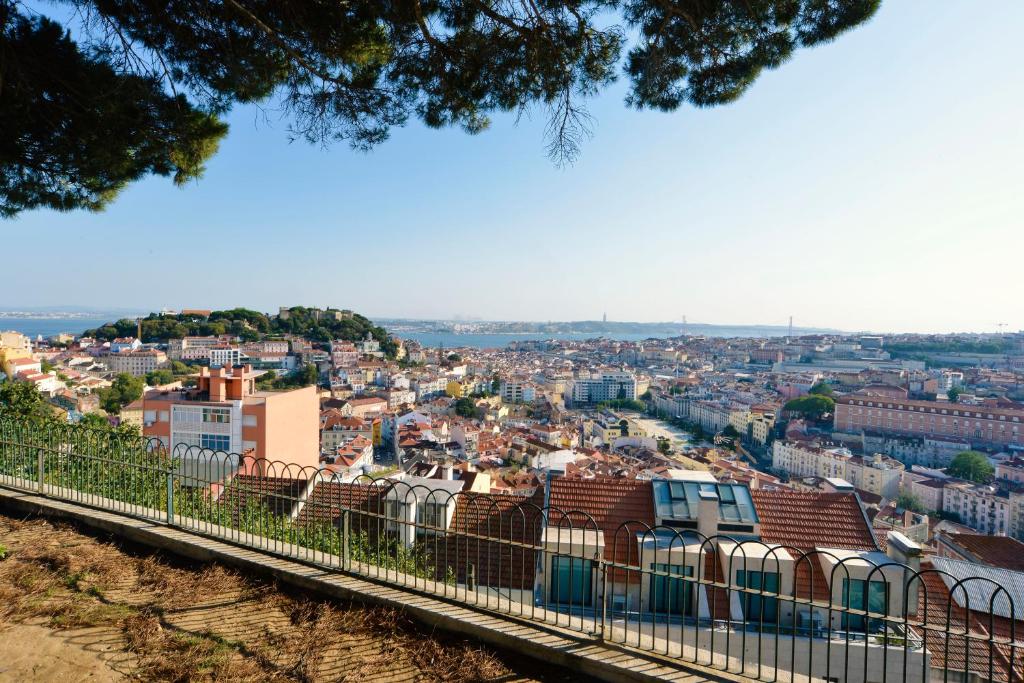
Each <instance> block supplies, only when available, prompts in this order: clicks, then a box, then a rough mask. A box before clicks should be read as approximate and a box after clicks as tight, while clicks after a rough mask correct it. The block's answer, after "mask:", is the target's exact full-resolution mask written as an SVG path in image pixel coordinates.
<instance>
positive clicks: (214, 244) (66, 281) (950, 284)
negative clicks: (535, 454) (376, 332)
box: [0, 0, 1024, 331]
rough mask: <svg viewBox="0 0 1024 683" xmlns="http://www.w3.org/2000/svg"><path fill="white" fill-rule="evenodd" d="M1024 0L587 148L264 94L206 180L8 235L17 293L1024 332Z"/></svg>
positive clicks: (910, 7)
mask: <svg viewBox="0 0 1024 683" xmlns="http://www.w3.org/2000/svg"><path fill="white" fill-rule="evenodd" d="M1022 28H1024V3H1020V2H1016V1H1009V0H1002V1H999V2H985V3H965V2H929V1H926V0H887V2H885V3H883V7H882V9H881V10H880V11H879V13H878V14H877V15H876V16H875V18H874V19H873V20H872V21H871V22H870V23H869V24H868V25H866V26H864V27H861V28H859V29H857V30H855V31H853V32H851V33H849V34H847V35H845V36H842V37H841V38H840V39H839V40H838V41H836V42H834V43H832V44H830V45H826V46H822V47H820V48H817V49H814V50H809V51H802V52H800V53H798V54H797V55H796V57H795V58H794V59H793V60H791V61H790V62H789V63H787V64H785V65H784V66H783V67H781V68H780V69H778V70H776V71H774V72H769V73H766V74H764V75H763V76H762V77H761V78H760V79H759V81H758V82H757V83H756V84H755V85H754V87H753V88H752V89H751V90H750V91H749V92H748V93H747V94H746V96H744V97H743V98H742V99H741V100H740V101H739V102H737V103H735V104H733V105H730V106H727V107H720V108H716V109H708V110H697V109H694V108H683V109H680V110H679V111H677V112H675V113H672V114H663V113H656V112H636V111H633V110H628V109H626V108H625V107H624V105H623V104H622V99H623V95H624V92H625V85H624V84H622V83H620V84H618V85H617V86H615V87H613V88H612V89H611V90H609V91H608V92H606V93H604V94H603V95H602V96H600V97H599V98H597V99H596V100H594V101H593V102H592V103H591V107H590V108H591V111H592V113H593V115H594V116H595V118H596V125H595V131H594V133H595V135H594V137H593V139H592V140H590V141H589V142H587V143H585V145H584V149H583V155H582V157H581V159H580V160H579V161H578V162H577V163H576V164H575V165H574V166H571V167H568V168H561V169H560V168H556V167H555V166H553V165H552V164H551V162H550V161H549V160H548V159H547V158H546V157H545V154H544V144H543V143H544V141H543V125H544V115H543V112H539V111H538V112H535V113H534V115H533V117H532V120H523V121H520V122H519V123H518V125H517V124H516V123H515V121H514V119H513V118H512V117H511V116H497V117H495V119H494V122H493V125H492V127H491V129H490V130H489V131H487V132H484V133H482V134H480V135H477V136H469V135H466V134H464V133H463V132H461V131H460V130H456V129H453V130H443V131H436V130H428V129H426V128H424V127H423V126H421V125H419V124H417V123H412V124H410V125H409V126H408V127H406V128H404V129H399V130H396V131H394V133H393V135H392V137H391V139H390V140H389V141H388V142H386V143H385V144H383V145H382V146H380V147H379V148H377V149H376V150H374V151H373V152H370V153H369V154H362V153H356V152H352V151H350V150H349V149H348V148H347V147H345V146H344V145H336V146H333V147H331V148H330V149H327V150H324V149H321V148H319V147H316V146H310V145H307V144H305V143H302V142H295V143H289V142H288V133H287V122H286V121H284V120H281V119H279V118H278V117H277V115H276V114H275V113H274V112H273V111H267V112H260V111H258V110H257V109H255V108H242V109H238V110H237V111H235V112H234V113H233V114H232V116H231V117H230V123H231V133H230V135H229V137H228V139H227V140H226V142H225V143H224V144H223V145H222V147H221V150H220V152H219V154H218V155H217V156H216V157H215V158H214V159H213V160H212V161H211V163H210V164H209V167H208V170H207V173H206V175H205V177H204V178H203V179H202V180H200V181H199V182H197V183H193V184H190V185H188V186H187V187H185V188H183V189H179V188H175V187H174V186H173V184H172V183H171V182H170V181H169V180H167V179H162V178H154V179H149V180H146V181H144V182H141V183H138V184H137V185H135V186H133V187H131V188H129V189H128V190H127V191H125V192H124V193H123V194H122V195H121V196H120V197H119V198H118V199H117V201H116V202H115V203H114V204H113V206H111V207H110V208H109V209H107V210H106V211H105V212H103V213H99V214H86V213H72V214H59V213H54V212H48V211H39V212H33V213H29V214H24V215H23V216H21V217H20V218H19V219H17V220H16V221H13V222H8V223H6V224H5V225H3V226H2V228H0V229H3V230H4V233H5V235H4V251H5V252H6V253H7V254H34V256H26V257H25V258H14V259H9V260H6V262H5V264H4V270H5V274H6V277H5V278H4V280H5V282H7V283H8V284H10V283H15V282H20V283H23V286H19V287H18V288H17V289H14V290H13V291H12V290H9V289H8V290H7V291H6V292H5V293H4V295H2V296H0V305H2V306H4V307H12V308H16V307H18V306H47V305H86V306H94V307H108V306H109V307H124V308H142V309H154V310H155V309H159V308H161V307H163V306H167V307H172V308H176V307H204V308H211V307H213V308H216V307H227V306H234V305H244V306H249V307H253V308H259V309H263V310H273V309H276V308H277V306H278V305H291V304H300V303H301V304H307V305H326V304H330V305H336V306H344V307H350V308H354V309H356V310H359V311H362V312H364V313H366V314H368V315H371V316H380V317H384V316H402V317H418V318H435V317H441V318H448V317H454V316H477V317H482V318H487V319H524V320H567V319H573V320H578V319H594V318H600V316H601V315H602V313H604V312H607V314H608V317H609V319H611V320H649V321H654V320H678V319H679V318H680V316H681V315H684V314H685V315H686V316H687V318H688V319H689V320H690V321H691V322H712V323H766V324H785V322H786V320H787V318H788V316H790V315H793V316H794V319H795V322H796V324H798V325H807V326H812V325H813V326H828V327H837V328H842V329H871V330H879V331H903V330H907V331H981V330H995V329H997V326H998V325H999V324H1001V323H1002V324H1006V326H1007V328H1006V329H1021V328H1024V305H1022V304H1021V300H1022V295H1024V279H1022V273H1021V263H1022V260H1021V257H1022V254H1024V236H1022V222H1024V221H1022V216H1024V191H1022V187H1024V170H1022V158H1024V127H1022V124H1021V121H1022V114H1021V112H1022V111H1024V78H1022V77H1021V73H1020V57H1019V47H1018V46H1019V41H1020V33H1021V29H1022Z"/></svg>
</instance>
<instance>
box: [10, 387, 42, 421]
mask: <svg viewBox="0 0 1024 683" xmlns="http://www.w3.org/2000/svg"><path fill="white" fill-rule="evenodd" d="M0 413H3V414H4V415H8V416H13V417H16V418H22V419H39V420H42V419H46V418H49V417H51V416H52V415H53V411H52V410H51V409H50V407H49V406H48V405H47V404H46V402H45V401H44V400H43V396H42V394H40V393H39V391H38V390H37V389H36V387H35V385H34V384H30V383H29V382H14V381H5V382H3V383H2V384H0Z"/></svg>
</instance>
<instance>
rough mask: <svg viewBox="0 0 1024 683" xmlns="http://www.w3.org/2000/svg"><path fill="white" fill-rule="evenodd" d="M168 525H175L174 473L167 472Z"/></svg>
mask: <svg viewBox="0 0 1024 683" xmlns="http://www.w3.org/2000/svg"><path fill="white" fill-rule="evenodd" d="M167 523H168V524H174V472H172V471H171V470H167Z"/></svg>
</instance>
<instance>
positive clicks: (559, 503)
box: [548, 477, 655, 565]
mask: <svg viewBox="0 0 1024 683" xmlns="http://www.w3.org/2000/svg"><path fill="white" fill-rule="evenodd" d="M548 506H549V507H550V508H551V512H550V515H549V522H548V524H549V526H559V525H561V526H562V527H563V528H568V526H569V524H570V523H571V524H572V526H573V527H574V528H577V529H585V528H593V524H596V525H597V527H598V528H599V529H601V530H602V531H603V532H604V552H605V557H606V558H607V559H609V560H611V561H613V562H618V563H622V564H633V565H635V564H636V563H637V561H638V559H639V558H638V557H637V552H638V551H637V544H636V541H635V532H636V531H641V530H643V529H646V528H647V527H653V526H654V522H655V520H654V491H653V489H652V488H651V482H650V481H648V480H640V479H618V478H615V477H594V478H593V479H576V478H571V477H558V478H555V479H552V480H551V497H550V499H549V501H548ZM591 519H593V524H592V523H591V522H590V520H591Z"/></svg>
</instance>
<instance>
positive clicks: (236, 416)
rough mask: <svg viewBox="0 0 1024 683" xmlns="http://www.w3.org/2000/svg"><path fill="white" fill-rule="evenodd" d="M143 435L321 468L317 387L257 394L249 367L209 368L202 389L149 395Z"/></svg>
mask: <svg viewBox="0 0 1024 683" xmlns="http://www.w3.org/2000/svg"><path fill="white" fill-rule="evenodd" d="M142 402H143V406H142V408H143V433H144V434H145V435H146V436H149V437H154V438H158V439H159V440H160V441H161V442H162V443H163V444H164V445H166V446H168V447H170V448H172V449H173V448H175V447H188V446H193V447H198V448H204V449H210V450H214V451H224V452H226V453H248V454H249V455H251V456H253V457H255V458H256V459H257V460H259V461H281V462H285V463H294V464H296V465H301V466H311V467H316V466H317V464H318V462H319V454H320V432H319V429H320V408H319V400H318V398H317V393H316V387H305V388H302V389H294V390H291V391H257V390H256V373H254V372H253V371H252V367H251V366H249V365H242V366H235V367H233V368H213V369H208V368H203V369H202V370H201V372H200V375H199V383H198V386H196V387H195V388H191V389H183V390H179V391H150V392H148V393H146V395H145V396H143V399H142Z"/></svg>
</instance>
